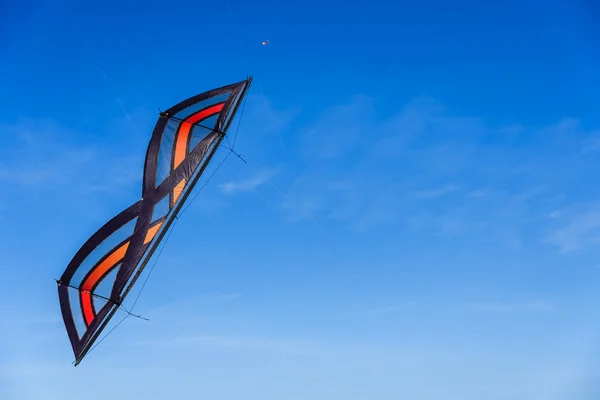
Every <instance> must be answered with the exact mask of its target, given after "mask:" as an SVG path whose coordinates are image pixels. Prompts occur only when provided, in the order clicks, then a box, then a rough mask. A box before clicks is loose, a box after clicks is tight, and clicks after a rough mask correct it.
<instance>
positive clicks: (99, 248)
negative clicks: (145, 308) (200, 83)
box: [57, 77, 252, 365]
mask: <svg viewBox="0 0 600 400" xmlns="http://www.w3.org/2000/svg"><path fill="white" fill-rule="evenodd" d="M251 82H252V77H250V78H248V79H246V80H244V81H241V82H237V83H234V84H231V85H227V86H223V87H220V88H216V89H212V90H209V91H207V92H204V93H200V94H198V95H196V96H193V97H190V98H188V99H186V100H183V101H181V102H180V103H178V104H176V105H174V106H172V107H171V108H169V109H168V110H166V111H164V112H161V113H160V115H159V118H158V121H157V122H156V125H155V127H154V131H153V133H152V137H151V138H150V142H149V144H148V148H147V150H146V160H145V164H144V175H143V183H142V197H141V199H140V200H139V201H137V202H136V203H134V204H132V205H131V206H129V207H128V208H126V209H125V210H123V211H122V212H121V213H119V214H117V215H116V216H115V217H113V218H112V219H111V220H109V221H108V222H107V223H106V224H105V225H104V226H102V227H101V228H100V229H99V230H98V231H97V232H96V233H94V234H93V235H92V236H91V237H90V238H89V239H88V240H87V241H86V242H85V243H84V244H83V246H82V247H81V248H80V249H79V251H77V253H76V254H75V256H74V257H73V259H72V260H71V262H70V263H69V264H68V265H67V267H66V269H65V271H64V273H63V274H62V276H61V277H60V279H58V280H57V284H58V297H59V302H60V308H61V312H62V317H63V321H64V324H65V328H66V331H67V334H68V336H69V340H70V342H71V346H72V348H73V353H74V355H75V362H74V364H75V365H78V364H79V363H80V362H81V360H82V359H83V358H84V357H85V355H86V354H87V353H88V352H89V351H90V349H91V348H92V346H93V345H94V343H95V342H96V341H97V339H98V337H99V336H100V334H101V333H102V330H103V329H104V328H105V327H106V325H107V324H108V323H109V321H110V320H111V318H112V317H113V316H114V314H115V313H116V311H117V310H118V309H119V308H121V307H122V306H121V305H122V303H123V301H124V299H125V297H126V296H127V294H128V293H129V292H130V290H131V289H132V287H133V285H134V284H135V282H136V280H137V279H138V278H139V276H140V275H141V273H142V271H143V270H144V268H145V267H146V265H147V263H148V261H150V258H151V257H152V254H153V253H154V251H155V250H156V249H157V247H158V245H159V243H160V242H161V240H162V239H163V237H164V236H165V233H166V232H167V231H168V229H169V227H170V226H171V224H172V223H173V221H174V220H175V219H176V218H177V215H178V213H179V212H180V210H181V207H182V206H183V204H184V203H185V202H186V199H187V198H188V196H189V195H190V193H191V191H192V189H193V188H194V186H195V185H196V183H197V182H198V180H199V179H200V176H201V175H202V174H203V173H204V170H205V169H206V167H207V165H208V164H209V162H210V161H211V159H212V157H213V155H214V154H215V152H216V151H217V148H218V147H219V145H220V144H221V141H222V140H223V138H224V137H225V134H226V132H227V130H228V129H229V126H230V124H231V122H232V120H233V119H234V117H235V115H236V113H237V111H238V108H239V106H240V104H241V101H242V100H243V98H244V97H245V96H246V92H247V91H248V88H249V87H250V84H251Z"/></svg>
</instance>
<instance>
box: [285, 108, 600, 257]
mask: <svg viewBox="0 0 600 400" xmlns="http://www.w3.org/2000/svg"><path fill="white" fill-rule="evenodd" d="M323 114H324V116H323V117H322V118H320V119H318V120H317V121H313V122H312V123H310V124H309V125H308V127H307V128H306V129H304V130H302V129H301V130H300V131H299V132H300V133H301V135H300V137H301V140H300V143H301V144H302V147H301V150H300V155H301V156H302V157H303V158H304V160H305V163H304V167H305V168H304V169H303V170H302V171H301V172H300V173H298V174H296V175H295V176H293V177H292V183H291V185H290V186H289V188H288V190H287V193H286V196H285V199H284V201H283V207H284V209H285V210H286V212H288V215H289V216H290V220H291V221H300V220H303V219H329V220H333V221H337V222H339V223H343V224H345V225H347V226H348V227H350V228H351V229H353V230H355V231H357V232H368V231H373V230H375V229H379V228H385V227H392V226H394V227H400V228H401V229H403V228H404V229H406V228H409V227H410V228H412V229H415V228H416V229H420V230H428V231H431V232H435V233H441V234H443V235H463V234H467V233H477V234H478V236H479V237H481V238H485V240H488V241H496V242H498V243H502V244H503V245H505V246H508V247H510V248H513V249H516V248H522V246H523V245H524V243H526V242H527V241H529V242H530V243H531V242H538V241H539V239H540V235H543V234H544V233H543V232H540V231H539V230H538V231H537V232H534V230H533V229H531V228H532V227H537V228H540V229H546V228H547V226H546V225H544V219H545V218H547V216H548V214H550V213H551V212H552V211H553V210H556V209H557V207H562V206H564V205H565V204H568V203H569V202H570V201H573V200H575V199H574V195H576V194H578V193H580V192H579V191H577V190H574V188H573V185H574V183H575V182H581V184H580V185H581V186H584V184H583V182H586V180H587V179H593V178H594V177H595V172H594V171H595V164H594V160H593V158H592V157H591V155H587V156H586V157H582V156H581V150H582V149H583V148H585V146H587V145H588V143H589V142H590V140H592V138H594V137H595V136H597V134H596V133H595V132H598V131H587V130H585V129H583V128H582V126H581V124H580V122H579V121H577V120H574V119H569V118H565V119H563V120H560V121H558V122H557V123H555V124H549V125H548V126H544V127H541V128H538V127H536V128H530V127H525V126H523V125H521V124H519V123H512V124H507V125H500V126H492V125H490V124H487V123H486V122H485V121H484V120H483V119H481V118H478V117H474V116H461V115H451V114H449V112H448V111H447V110H446V108H445V107H443V106H442V105H441V104H439V103H438V102H436V101H435V100H433V99H431V98H425V97H422V98H418V99H416V100H414V101H412V102H410V103H408V104H407V105H405V106H404V107H402V108H401V109H400V110H398V111H397V112H396V113H392V114H391V115H388V116H380V115H377V114H378V113H377V110H376V104H375V102H374V101H372V100H371V99H368V98H365V97H361V96H357V97H355V98H353V99H352V100H351V101H350V102H349V103H348V104H346V105H342V106H337V107H332V108H331V109H330V110H326V111H325V112H324V113H323ZM590 154H591V153H590ZM574 176H578V179H577V180H574V179H573V177H574ZM585 188H586V190H589V185H585ZM592 190H594V189H592ZM595 190H596V192H597V194H598V195H600V189H595ZM588 194H589V193H588ZM450 195H451V196H452V197H451V199H450V197H449V196H450ZM428 199H429V200H432V199H439V202H435V204H434V203H431V204H430V203H429V202H424V201H423V200H428ZM534 236H537V237H534Z"/></svg>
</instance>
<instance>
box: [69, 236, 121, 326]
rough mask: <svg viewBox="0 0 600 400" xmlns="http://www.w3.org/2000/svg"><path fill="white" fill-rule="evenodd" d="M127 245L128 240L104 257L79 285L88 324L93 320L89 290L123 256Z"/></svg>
mask: <svg viewBox="0 0 600 400" xmlns="http://www.w3.org/2000/svg"><path fill="white" fill-rule="evenodd" d="M128 247H129V242H126V243H124V244H123V245H122V246H121V247H119V248H118V249H116V250H115V251H113V252H112V253H111V254H110V255H109V256H108V257H106V258H105V259H104V260H103V261H102V262H101V263H100V264H99V265H98V266H97V267H96V269H94V270H93V271H92V273H91V274H90V275H89V276H88V277H87V279H86V280H85V281H84V282H83V284H82V285H81V286H80V290H81V292H80V293H81V304H82V305H83V314H84V316H85V322H86V323H87V325H88V326H89V325H90V324H91V323H92V321H93V320H94V309H93V308H92V296H91V295H90V293H89V292H91V291H92V289H93V288H94V286H96V284H97V283H98V282H99V281H100V279H102V277H104V275H106V274H107V273H108V271H110V269H111V268H113V267H114V266H115V265H116V264H117V263H119V262H120V261H121V260H122V259H123V257H125V253H126V252H127V248H128Z"/></svg>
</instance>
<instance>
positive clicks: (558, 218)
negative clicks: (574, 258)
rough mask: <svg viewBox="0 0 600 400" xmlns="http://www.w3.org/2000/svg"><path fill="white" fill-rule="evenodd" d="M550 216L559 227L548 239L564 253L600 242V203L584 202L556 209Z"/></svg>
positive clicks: (583, 248) (580, 249)
mask: <svg viewBox="0 0 600 400" xmlns="http://www.w3.org/2000/svg"><path fill="white" fill-rule="evenodd" d="M550 218H551V219H552V220H553V221H555V222H556V223H557V227H556V228H555V229H554V230H553V232H552V233H551V234H550V235H548V236H547V237H546V241H547V242H548V243H550V244H552V245H554V246H556V247H557V248H558V249H559V250H560V251H561V252H563V253H570V252H577V251H582V250H585V249H586V248H588V247H590V246H597V245H598V244H600V205H599V204H597V203H592V204H583V205H579V206H573V207H569V208H566V209H563V210H555V211H553V212H552V213H551V214H550Z"/></svg>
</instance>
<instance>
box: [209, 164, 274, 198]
mask: <svg viewBox="0 0 600 400" xmlns="http://www.w3.org/2000/svg"><path fill="white" fill-rule="evenodd" d="M274 174H275V171H274V170H271V169H268V170H262V171H259V172H258V173H257V174H256V175H254V176H252V177H250V178H247V179H243V180H237V181H228V182H224V183H222V184H220V185H219V187H220V188H221V190H222V191H223V192H224V193H226V194H236V193H240V192H249V191H252V190H255V189H256V188H257V187H259V186H260V185H263V184H265V183H267V182H268V181H269V180H270V179H271V178H272V177H273V175H274Z"/></svg>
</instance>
